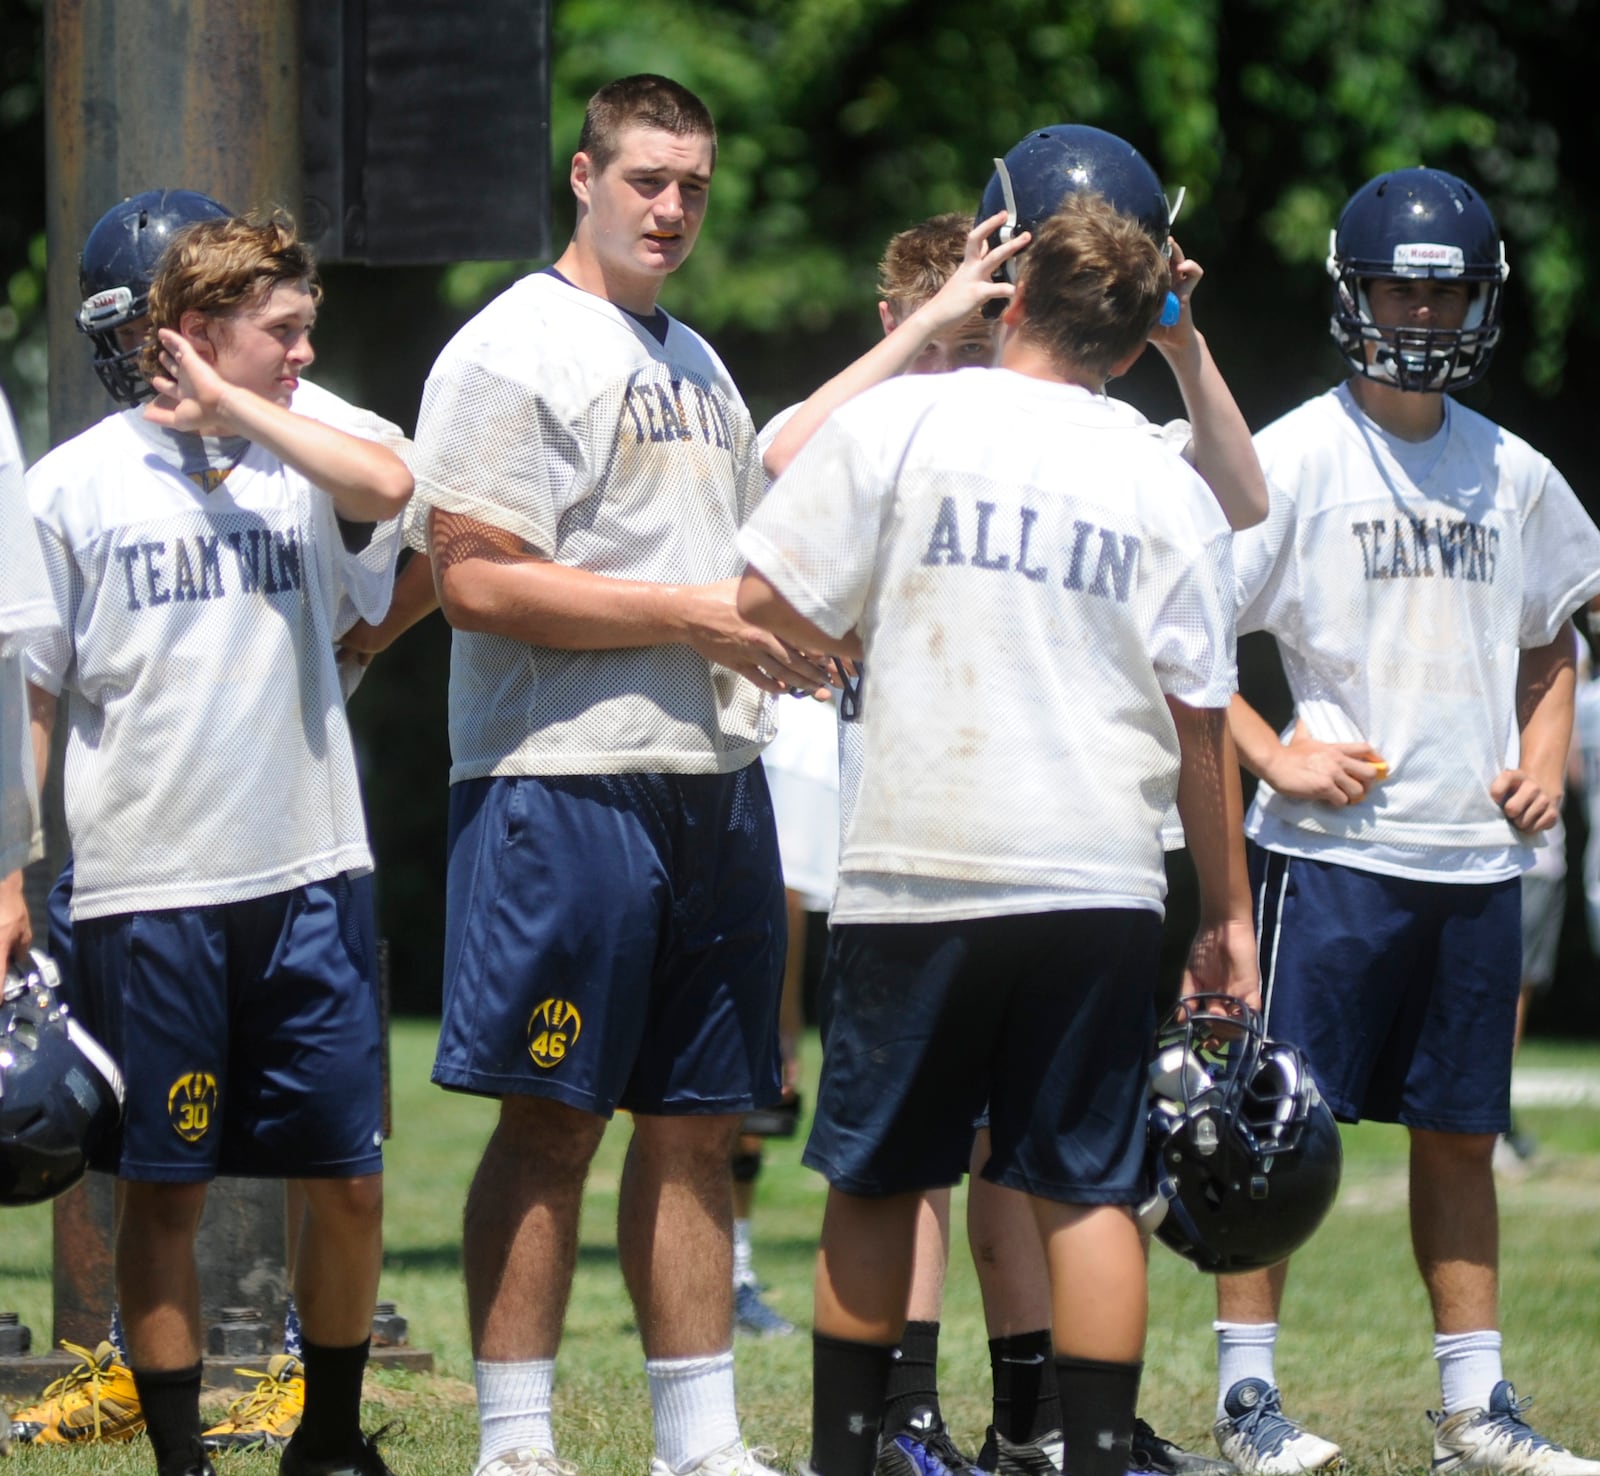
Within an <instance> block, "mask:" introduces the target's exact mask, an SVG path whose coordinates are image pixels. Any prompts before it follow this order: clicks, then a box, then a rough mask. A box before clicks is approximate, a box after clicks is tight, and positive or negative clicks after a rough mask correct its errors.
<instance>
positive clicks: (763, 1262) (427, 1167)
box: [0, 1020, 1600, 1476]
mask: <svg viewBox="0 0 1600 1476" xmlns="http://www.w3.org/2000/svg"><path fill="white" fill-rule="evenodd" d="M432 1044H433V1026H432V1025H431V1024H430V1023H429V1022H425V1021H409V1020H408V1021H399V1022H397V1023H396V1024H395V1027H394V1082H395V1091H396V1100H395V1105H394V1119H395V1137H394V1139H393V1141H392V1143H391V1144H390V1146H389V1153H388V1183H387V1196H388V1199H387V1203H388V1210H387V1232H386V1241H387V1254H386V1257H385V1271H384V1278H383V1287H382V1294H383V1296H385V1297H386V1298H390V1299H392V1300H394V1301H396V1302H398V1303H399V1304H400V1310H401V1311H402V1312H403V1313H404V1314H405V1315H406V1316H407V1317H408V1318H409V1319H410V1324H411V1338H412V1342H413V1343H415V1344H417V1345H418V1346H422V1347H427V1348H430V1349H432V1350H433V1353H434V1355H435V1358H436V1361H437V1368H438V1372H437V1373H436V1374H435V1375H432V1376H420V1375H406V1374H390V1373H377V1374H373V1375H372V1376H370V1377H369V1380H368V1386H367V1395H368V1398H369V1400H370V1406H369V1408H368V1410H367V1418H368V1423H369V1426H375V1425H379V1424H382V1423H384V1422H386V1421H394V1422H397V1423H398V1424H402V1425H403V1429H398V1430H396V1431H394V1432H392V1433H391V1435H390V1437H389V1438H388V1439H387V1440H386V1441H385V1445H384V1448H385V1451H386V1452H387V1454H388V1456H389V1458H390V1461H391V1464H392V1465H393V1466H394V1468H395V1470H396V1472H397V1473H398V1476H423V1473H433V1472H441V1473H445V1472H448V1473H455V1476H469V1473H470V1471H471V1469H472V1464H473V1457H474V1453H475V1451H476V1449H477V1434H476V1424H475V1421H474V1417H473V1404H472V1390H471V1385H470V1378H471V1355H470V1351H469V1348H468V1344H467V1335H466V1324H465V1316H464V1312H463V1299H462V1291H461V1264H460V1233H459V1220H460V1210H461V1201H462V1196H463V1194H464V1191H465V1187H466V1184H467V1181H468V1179H469V1177H470V1176H471V1174H472V1171H473V1168H474V1167H475V1165H476V1161H477V1155H478V1150H479V1147H480V1145H481V1144H482V1142H483V1139H484V1137H485V1135H486V1134H487V1132H488V1129H489V1126H490V1122H491V1118H492V1113H493V1108H492V1106H491V1105H490V1104H487V1103H484V1102H479V1101H476V1100H473V1099H470V1098H464V1097H459V1096H451V1095H447V1094H445V1093H443V1092H440V1091H438V1090H436V1089H435V1088H433V1087H431V1086H429V1085H428V1083H427V1073H428V1064H429V1061H430V1059H431V1052H432ZM816 1059H817V1051H816V1045H815V1041H814V1040H813V1041H812V1042H811V1043H810V1049H809V1052H808V1056H807V1065H808V1066H810V1067H813V1068H814V1066H815V1062H816ZM1524 1068H1525V1071H1524V1075H1525V1077H1527V1078H1532V1077H1538V1078H1539V1079H1540V1080H1550V1079H1552V1077H1551V1074H1552V1073H1555V1072H1565V1073H1570V1074H1572V1076H1573V1078H1574V1079H1577V1080H1580V1081H1582V1080H1587V1081H1589V1082H1590V1083H1591V1084H1592V1085H1593V1086H1594V1087H1595V1088H1596V1089H1600V1047H1597V1046H1592V1045H1578V1044H1555V1043H1549V1042H1541V1041H1535V1042H1532V1043H1530V1045H1529V1047H1528V1049H1527V1050H1526V1051H1525V1053H1524V1058H1523V1062H1522V1068H1519V1069H1524ZM1522 1079H1523V1078H1521V1077H1519V1084H1520V1081H1521V1080H1522ZM1547 1095H1556V1096H1558V1095H1559V1094H1547ZM808 1100H810V1097H809V1096H808ZM1590 1100H1591V1101H1594V1100H1595V1098H1594V1097H1593V1096H1591V1099H1590ZM1518 1117H1519V1121H1520V1122H1521V1123H1522V1124H1523V1125H1524V1126H1525V1127H1526V1128H1527V1129H1529V1130H1531V1131H1532V1132H1533V1133H1534V1134H1535V1135H1536V1136H1537V1137H1538V1139H1539V1141H1540V1149H1541V1151H1540V1154H1539V1157H1538V1158H1537V1159H1536V1160H1535V1161H1534V1163H1533V1165H1532V1166H1531V1168H1530V1172H1529V1173H1528V1175H1527V1177H1526V1178H1524V1179H1522V1180H1520V1181H1518V1182H1515V1183H1508V1184H1505V1185H1503V1186H1502V1193H1501V1209H1502V1240H1503V1247H1502V1260H1503V1276H1502V1303H1503V1315H1502V1322H1503V1325H1504V1327H1505V1329H1506V1363H1507V1369H1508V1372H1509V1373H1510V1374H1511V1376H1512V1377H1513V1378H1514V1379H1515V1380H1516V1381H1517V1383H1518V1386H1519V1389H1521V1390H1522V1391H1523V1392H1532V1393H1535V1394H1537V1395H1538V1397H1539V1403H1538V1406H1537V1408H1536V1409H1535V1411H1534V1412H1533V1416H1532V1417H1533V1419H1534V1420H1535V1422H1536V1424H1537V1427H1538V1428H1539V1429H1540V1430H1542V1431H1544V1432H1546V1433H1548V1434H1550V1435H1552V1436H1554V1437H1556V1438H1558V1439H1561V1440H1562V1441H1563V1442H1564V1443H1566V1444H1568V1445H1570V1446H1572V1447H1573V1448H1574V1449H1577V1450H1580V1451H1583V1452H1585V1453H1597V1452H1600V1403H1597V1402H1596V1401H1595V1400H1594V1399H1593V1398H1592V1392H1593V1387H1594V1379H1595V1375H1596V1371H1597V1370H1600V1111H1597V1109H1596V1107H1595V1106H1594V1105H1582V1104H1580V1105H1540V1106H1528V1107H1524V1108H1520V1109H1519V1111H1518ZM626 1134H627V1124H626V1120H625V1119H624V1120H622V1121H619V1122H618V1123H617V1124H616V1125H615V1126H614V1128H613V1129H612V1131H611V1132H610V1133H609V1134H608V1135H607V1139H606V1142H605V1144H604V1146H603V1148H602V1150H601V1155H600V1158H599V1159H598V1161H597V1163H596V1165H595V1169H594V1173H593V1175H592V1177H591V1181H590V1194H589V1199H588V1208H587V1211H586V1215H585V1220H584V1226H583V1238H582V1247H581V1250H580V1260H579V1272H578V1281H577V1285H576V1287H575V1290H574V1295H573V1299H572V1309H571V1315H570V1318H569V1323H568V1330H567V1338H566V1343H565V1347H564V1349H563V1352H562V1358H561V1364H560V1369H559V1373H558V1387H557V1396H556V1419H557V1429H558V1432H559V1435H560V1438H561V1441H562V1454H563V1455H565V1456H567V1457H569V1458H571V1459H573V1460H574V1461H576V1462H577V1463H578V1464H579V1466H580V1468H581V1469H582V1470H583V1471H585V1472H595V1473H608V1476H609V1473H617V1476H622V1473H627V1476H642V1473H643V1472H644V1471H645V1468H646V1464H647V1462H648V1460H649V1456H650V1447H651V1441H650V1426H649V1412H648V1400H647V1396H646V1393H645V1385H644V1374H643V1369H642V1367H641V1355H640V1353H639V1348H638V1343H637V1340H636V1338H635V1337H634V1334H633V1332H632V1328H631V1313H630V1311H629V1307H628V1303H627V1299H626V1297H625V1295H624V1293H623V1291H622V1286H621V1280H620V1277H619V1275H618V1272H617V1267H616V1232H615V1223H614V1222H615V1211H616V1193H617V1178H618V1170H619V1167H620V1164H621V1155H622V1148H623V1146H624V1143H625V1141H626ZM799 1154H800V1144H799V1141H798V1140H795V1141H792V1142H785V1143H779V1144H777V1145H776V1146H775V1147H774V1148H773V1149H772V1151H771V1152H770V1153H769V1155H768V1167H767V1170H766V1172H765V1174H764V1175H763V1177H762V1180H761V1185H760V1196H759V1205H758V1214H757V1221H756V1263H757V1270H758V1271H759V1273H760V1274H761V1275H762V1277H763V1278H764V1279H765V1280H766V1281H767V1282H768V1283H769V1284H770V1286H771V1288H772V1292H771V1296H772V1300H773V1302H774V1304H775V1305H777V1306H778V1307H779V1308H780V1309H781V1310H783V1311H784V1312H785V1313H786V1314H788V1315H789V1316H790V1317H791V1318H793V1319H795V1320H796V1321H799V1322H802V1323H804V1322H806V1321H807V1320H808V1318H809V1310H810V1277H811V1259H812V1253H813V1250H814V1248H815V1236H816V1230H817V1225H818V1223H819V1219H820V1215H821V1207H822V1188H821V1184H820V1181H818V1180H817V1179H816V1178H815V1177H814V1176H813V1175H812V1174H811V1173H809V1172H808V1171H807V1170H805V1169H804V1168H802V1167H801V1166H800V1164H799ZM1404 1188H1405V1143H1404V1136H1403V1134H1402V1133H1401V1132H1400V1131H1399V1130H1398V1129H1388V1128H1381V1127H1363V1128H1360V1129H1356V1130H1354V1131H1352V1132H1350V1133H1348V1134H1347V1136H1346V1169H1345V1187H1344V1192H1343V1194H1342V1196H1341V1199H1340V1203H1339V1204H1338V1206H1337V1207H1336V1208H1335V1210H1334V1212H1333V1214H1332V1216H1331V1217H1330V1219H1329V1221H1328V1223H1327V1225H1326V1226H1325V1227H1324V1229H1323V1230H1322V1232H1321V1233H1320V1234H1319V1236H1318V1237H1317V1239H1316V1240H1315V1241H1314V1242H1313V1244H1312V1245H1311V1246H1310V1247H1309V1248H1308V1249H1307V1250H1306V1251H1305V1252H1304V1253H1302V1255H1301V1256H1299V1257H1297V1258H1296V1261H1295V1269H1294V1277H1293V1280H1292V1283H1291V1287H1290V1293H1289V1303H1288V1308H1287V1316H1286V1326H1287V1331H1286V1333H1285V1335H1284V1336H1283V1338H1282V1340H1281V1341H1280V1344H1279V1352H1278V1374H1279V1379H1280V1382H1281V1383H1282V1385H1283V1387H1284V1388H1285V1390H1286V1391H1287V1394H1286V1397H1287V1401H1288V1404H1289V1409H1290V1412H1291V1413H1292V1414H1295V1415H1297V1416H1299V1417H1301V1418H1302V1419H1304V1420H1305V1421H1306V1422H1307V1423H1308V1424H1309V1425H1311V1426H1312V1427H1313V1428H1315V1429H1317V1430H1318V1431H1320V1432H1322V1433H1324V1434H1327V1435H1328V1436H1330V1437H1331V1438H1334V1439H1337V1440H1339V1441H1341V1442H1342V1443H1343V1445H1344V1448H1345V1451H1346V1454H1347V1456H1348V1457H1349V1463H1350V1468H1351V1470H1352V1471H1353V1472H1355V1473H1363V1472H1374V1473H1376V1472H1400V1471H1410V1472H1420V1471H1422V1470H1424V1469H1425V1468H1426V1466H1427V1464H1428V1457H1429V1453H1430V1452H1429V1445H1428V1439H1427V1426H1426V1424H1425V1422H1424V1419H1423V1411H1424V1410H1426V1409H1427V1408H1428V1407H1429V1406H1430V1405H1433V1404H1435V1403H1436V1401H1437V1398H1438V1386H1437V1380H1436V1377H1435V1374H1434V1368H1433V1362H1432V1359H1431V1357H1430V1355H1429V1341H1428V1323H1427V1306H1426V1300H1425V1298H1424V1296H1423V1292H1422V1289H1421V1285H1420V1283H1419V1282H1418V1280H1417V1277H1416V1274H1415V1271H1414V1270H1413V1268H1412V1264H1411V1257H1410V1249H1409V1241H1408V1237H1407V1228H1406V1212H1405V1196H1404ZM959 1218H960V1214H959V1205H958V1213H957V1220H958V1224H957V1227H956V1238H957V1244H956V1247H955V1250H954V1253H953V1256H952V1271H951V1276H950V1283H949V1287H948V1291H947V1297H946V1312H945V1321H944V1327H945V1332H944V1337H943V1342H942V1350H941V1382H942V1386H943V1392H944V1403H945V1410H946V1415H947V1418H948V1419H949V1421H950V1423H951V1425H952V1427H953V1429H954V1430H955V1431H956V1433H957V1434H958V1436H961V1437H963V1438H965V1439H966V1440H967V1441H968V1442H970V1443H971V1444H972V1445H976V1443H977V1441H978V1439H979V1438H981V1436H982V1433H983V1427H984V1425H985V1423H986V1422H987V1418H988V1399H989V1371H988V1357H987V1351H986V1345H985V1340H984V1332H983V1323H982V1316H981V1312H980V1308H979V1304H978V1297H977V1290H976V1285H975V1282H974V1278H973V1275H972V1269H971V1265H970V1262H969V1261H968V1260H967V1258H966V1246H965V1241H964V1239H963V1238H962V1235H961V1230H960V1226H959ZM49 1264H50V1242H49V1213H48V1209H45V1208H41V1209H36V1210H19V1211H7V1212H5V1215H4V1218H3V1220H0V1307H5V1308H15V1309H16V1310H18V1311H20V1312H21V1313H22V1315H23V1320H24V1321H25V1322H27V1323H29V1324H30V1325H31V1326H32V1327H33V1329H34V1333H35V1337H36V1339H38V1340H40V1341H43V1340H44V1339H45V1338H46V1337H47V1336H48V1333H49V1327H50V1280H49ZM1212 1313H1213V1307H1212V1296H1211V1287H1210V1283H1209V1281H1208V1280H1207V1279H1206V1278H1205V1277H1203V1276H1201V1275H1199V1274H1198V1273H1196V1272H1195V1271H1193V1270H1192V1269H1191V1268H1190V1267H1189V1266H1187V1265H1186V1264H1185V1263H1183V1262H1180V1261H1179V1260H1178V1259H1177V1258H1176V1257H1174V1256H1171V1255H1169V1254H1167V1253H1166V1252H1165V1251H1163V1250H1160V1249H1159V1248H1158V1249H1157V1253H1156V1255H1155V1257H1154V1259H1153V1264H1152V1267H1151V1329H1150V1340H1149V1348H1148V1352H1147V1358H1146V1372H1145V1378H1144V1392H1143V1398H1142V1410H1143V1413H1144V1414H1145V1416H1146V1417H1147V1418H1148V1419H1150V1420H1151V1422H1152V1423H1153V1424H1155V1426H1156V1428H1157V1429H1159V1430H1161V1431H1163V1432H1164V1433H1167V1434H1169V1435H1172V1436H1173V1437H1175V1438H1180V1439H1182V1440H1184V1441H1186V1442H1189V1443H1193V1444H1196V1445H1200V1446H1205V1447H1207V1448H1209V1434H1208V1431H1209V1426H1210V1420H1211V1410H1212V1402H1213V1377H1214V1360H1213V1351H1212V1334H1211V1317H1212ZM738 1365H739V1383H740V1400H741V1409H742V1413H743V1417H744V1425H745V1431H746V1435H747V1437H748V1438H749V1439H750V1440H751V1441H752V1442H761V1443H763V1444H767V1445H771V1446H773V1447H775V1448H776V1449H777V1451H778V1461H779V1464H780V1465H782V1466H785V1467H787V1468H788V1469H793V1468H794V1467H795V1465H796V1464H797V1462H798V1461H799V1460H800V1459H802V1458H803V1457H804V1455H805V1453H806V1431H807V1423H808V1419H809V1411H810V1341H809V1339H808V1338H806V1337H805V1336H803V1335H801V1336H797V1337H791V1338H781V1339H774V1340H767V1341H762V1342H744V1341H741V1342H740V1343H739V1345H738ZM68 1468H71V1470H72V1471H73V1472H74V1473H81V1476H91V1473H122V1472H139V1473H148V1472H150V1471H152V1470H153V1469H154V1467H153V1464H152V1462H151V1460H150V1455H149V1447H148V1445H146V1444H145V1443H144V1442H142V1441H141V1442H138V1443H137V1444H134V1445H131V1446H124V1447H117V1446H110V1447H107V1446H99V1447H85V1448H80V1449H76V1450H67V1449H63V1448H55V1449H46V1448H40V1449H34V1448H26V1449H17V1450H14V1451H13V1453H12V1456H11V1469H12V1470H13V1471H14V1472H15V1473H16V1476H25V1473H37V1476H55V1473H57V1472H63V1473H64V1472H66V1471H67V1470H68ZM219 1468H220V1470H221V1472H222V1476H268V1473H271V1472H274V1471H275V1470H276V1462H275V1460H274V1459H273V1458H272V1457H270V1456H265V1455H235V1456H229V1457H226V1458H225V1460H224V1461H223V1462H219Z"/></svg>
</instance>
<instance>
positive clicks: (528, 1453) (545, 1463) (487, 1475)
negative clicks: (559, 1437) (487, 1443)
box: [472, 1446, 578, 1476]
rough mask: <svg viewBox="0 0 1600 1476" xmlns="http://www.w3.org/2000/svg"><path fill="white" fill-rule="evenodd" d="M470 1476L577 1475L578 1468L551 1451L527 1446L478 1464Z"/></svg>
mask: <svg viewBox="0 0 1600 1476" xmlns="http://www.w3.org/2000/svg"><path fill="white" fill-rule="evenodd" d="M472 1476H578V1468H577V1467H576V1466H575V1465H573V1464H572V1462H571V1461H563V1460H561V1459H559V1458H558V1457H557V1456H556V1455H555V1453H554V1452H553V1451H548V1450H534V1449H533V1448H532V1447H531V1446H529V1447H527V1448H525V1449H523V1450H508V1451H507V1452H506V1453H505V1454H504V1455H497V1456H496V1457H495V1458H494V1459H493V1460H492V1461H489V1462H487V1463H486V1464H485V1465H482V1466H479V1467H478V1469H477V1470H476V1471H474V1472H473V1473H472Z"/></svg>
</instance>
